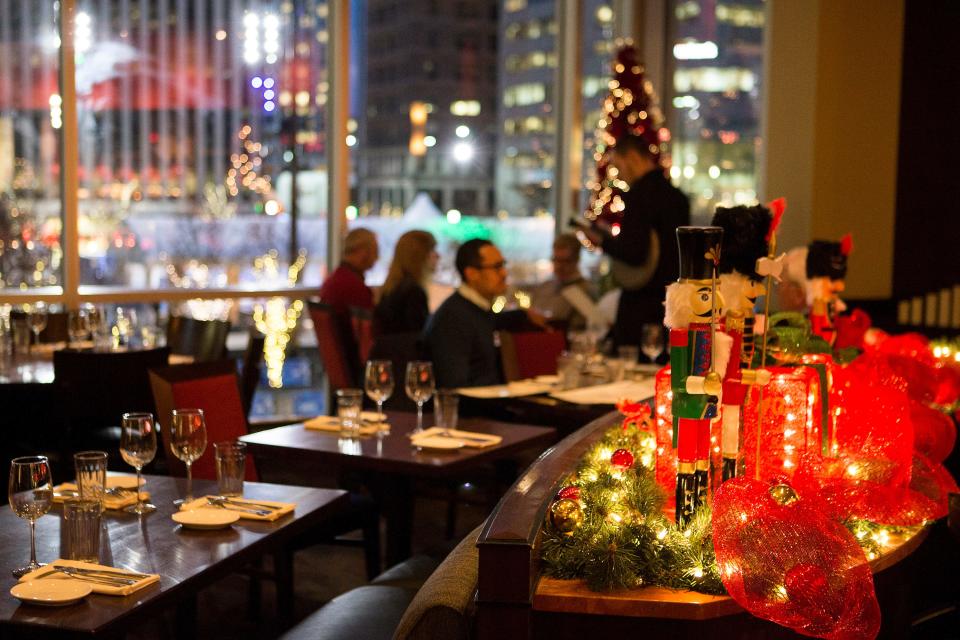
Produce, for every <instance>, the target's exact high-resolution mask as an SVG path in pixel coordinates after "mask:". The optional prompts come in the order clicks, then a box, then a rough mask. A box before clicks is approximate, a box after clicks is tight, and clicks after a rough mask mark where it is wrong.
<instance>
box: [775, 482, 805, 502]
mask: <svg viewBox="0 0 960 640" xmlns="http://www.w3.org/2000/svg"><path fill="white" fill-rule="evenodd" d="M770 497H771V498H773V501H774V502H776V503H777V504H779V505H781V506H784V507H786V506H787V505H791V504H793V503H794V502H796V501H797V500H799V499H800V496H798V495H797V492H796V491H794V490H793V487H791V486H790V485H788V484H775V485H773V486H772V487H770Z"/></svg>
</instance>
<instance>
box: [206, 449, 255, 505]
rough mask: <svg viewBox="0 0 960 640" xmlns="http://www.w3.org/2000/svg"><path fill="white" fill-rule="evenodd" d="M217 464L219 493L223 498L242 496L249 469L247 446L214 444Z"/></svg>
mask: <svg viewBox="0 0 960 640" xmlns="http://www.w3.org/2000/svg"><path fill="white" fill-rule="evenodd" d="M213 455H214V460H215V461H216V464H217V492H218V493H219V494H220V495H221V496H242V495H243V478H244V476H245V475H246V469H247V445H245V444H244V443H242V442H235V441H225V442H214V443H213Z"/></svg>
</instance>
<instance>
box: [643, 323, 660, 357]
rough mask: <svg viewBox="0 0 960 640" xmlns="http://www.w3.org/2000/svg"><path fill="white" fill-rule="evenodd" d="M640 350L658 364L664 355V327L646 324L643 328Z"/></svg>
mask: <svg viewBox="0 0 960 640" xmlns="http://www.w3.org/2000/svg"><path fill="white" fill-rule="evenodd" d="M640 350H641V351H643V355H645V356H647V358H649V359H650V362H656V361H657V358H658V357H660V354H661V353H663V327H662V326H660V325H659V324H645V325H643V327H642V328H641V334H640Z"/></svg>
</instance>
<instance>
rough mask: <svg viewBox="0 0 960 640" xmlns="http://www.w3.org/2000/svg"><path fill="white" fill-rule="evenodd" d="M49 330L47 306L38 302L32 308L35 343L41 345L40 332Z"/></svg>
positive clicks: (31, 324) (31, 320) (31, 318)
mask: <svg viewBox="0 0 960 640" xmlns="http://www.w3.org/2000/svg"><path fill="white" fill-rule="evenodd" d="M46 328H47V305H46V303H44V302H36V303H34V305H33V306H32V307H31V308H30V330H31V331H33V336H34V343H35V344H37V345H39V344H40V332H41V331H43V330H44V329H46Z"/></svg>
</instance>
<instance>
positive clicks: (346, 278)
mask: <svg viewBox="0 0 960 640" xmlns="http://www.w3.org/2000/svg"><path fill="white" fill-rule="evenodd" d="M379 256H380V250H379V247H378V246H377V236H376V235H375V234H374V233H373V232H372V231H370V230H369V229H363V228H358V229H354V230H352V231H351V232H350V233H348V234H347V237H346V239H344V241H343V258H342V259H341V260H340V266H339V267H337V268H336V269H334V271H333V273H331V274H330V275H329V276H328V277H327V279H326V280H325V281H324V283H323V285H322V286H321V287H320V301H321V302H325V303H327V304H329V305H330V306H331V307H333V310H334V311H335V312H336V314H337V315H338V316H340V317H341V318H345V319H346V321H347V326H349V321H350V307H359V308H361V309H369V310H371V311H373V292H372V291H371V290H370V287H368V286H367V285H366V284H365V283H364V281H363V274H364V272H366V271H367V270H368V269H370V267H372V266H373V265H374V264H375V263H376V261H377V258H378V257H379Z"/></svg>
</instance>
